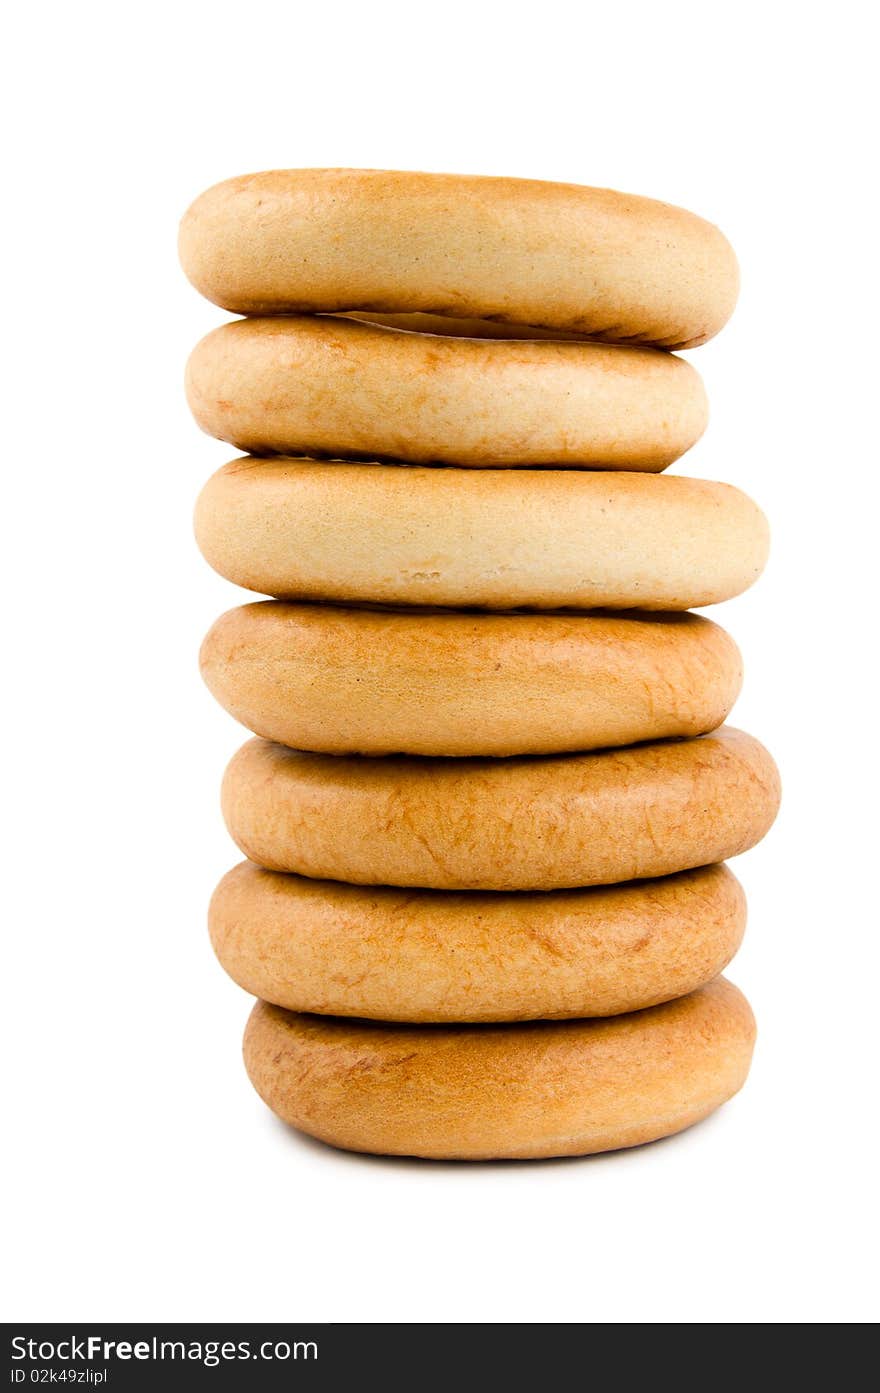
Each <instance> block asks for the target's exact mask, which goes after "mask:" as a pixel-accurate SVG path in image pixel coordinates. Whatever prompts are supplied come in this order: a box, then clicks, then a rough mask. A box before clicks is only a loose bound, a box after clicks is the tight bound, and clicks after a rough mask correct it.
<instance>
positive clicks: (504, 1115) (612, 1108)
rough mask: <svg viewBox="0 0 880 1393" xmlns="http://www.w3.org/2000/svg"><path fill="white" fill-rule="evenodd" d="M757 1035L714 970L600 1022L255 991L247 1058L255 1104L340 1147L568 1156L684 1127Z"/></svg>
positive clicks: (736, 1075) (737, 996)
mask: <svg viewBox="0 0 880 1393" xmlns="http://www.w3.org/2000/svg"><path fill="white" fill-rule="evenodd" d="M754 1041H755V1021H754V1017H753V1015H752V1012H751V1009H750V1007H749V1004H748V1002H747V1001H746V999H745V997H744V996H743V995H742V994H741V993H740V992H739V991H737V989H736V987H734V986H732V985H731V983H730V982H727V981H725V979H724V978H723V977H720V978H718V979H717V980H716V981H714V982H712V983H711V984H710V985H709V986H707V987H702V988H701V989H700V990H699V991H696V992H692V993H691V994H690V996H685V997H682V998H680V999H679V1000H678V1001H670V1002H666V1003H665V1004H664V1005H662V1006H652V1007H650V1008H649V1009H648V1010H647V1011H637V1012H634V1013H632V1014H630V1015H625V1016H615V1017H613V1018H612V1019H610V1020H581V1021H537V1022H535V1021H533V1022H530V1023H528V1024H519V1025H483V1026H479V1025H470V1026H469V1025H459V1026H454V1025H453V1026H426V1025H423V1026H416V1025H396V1026H395V1025H390V1026H389V1025H382V1024H380V1023H378V1022H371V1021H348V1020H340V1019H337V1018H334V1017H330V1018H327V1017H321V1016H306V1015H296V1014H294V1013H292V1012H290V1011H284V1010H282V1009H281V1007H278V1006H270V1005H268V1004H267V1003H266V1002H264V1001H259V1002H257V1004H256V1006H255V1007H254V1009H253V1011H252V1012H251V1016H250V1020H249V1021H248V1025H247V1029H246V1031H245V1037H244V1059H245V1067H246V1068H247V1072H248V1075H249V1077H250V1080H251V1083H252V1084H253V1085H254V1088H255V1089H256V1091H257V1093H258V1094H259V1095H260V1097H261V1098H262V1099H263V1101H264V1103H266V1104H268V1106H269V1107H270V1108H271V1109H272V1111H273V1112H274V1113H276V1114H277V1115H278V1116H279V1117H281V1118H283V1120H284V1121H285V1122H287V1123H290V1124H291V1125H292V1126H294V1127H297V1128H299V1130H300V1131H302V1132H307V1133H308V1134H309V1135H310V1136H313V1137H317V1138H319V1139H320V1140H321V1141H324V1142H328V1143H330V1145H331V1146H338V1147H342V1148H343V1149H344V1150H346V1151H368V1152H374V1153H377V1154H379V1155H391V1156H424V1157H434V1158H437V1159H444V1160H468V1161H479V1160H490V1159H507V1158H509V1159H514V1158H523V1159H525V1158H529V1157H531V1158H539V1157H542V1156H579V1155H588V1154H590V1153H591V1152H596V1151H612V1150H616V1149H617V1148H619V1147H624V1146H638V1145H639V1144H640V1143H642V1142H647V1141H655V1140H656V1139H657V1138H658V1137H665V1136H669V1135H670V1134H671V1133H673V1132H680V1131H682V1130H683V1129H684V1128H685V1127H690V1126H691V1125H692V1124H693V1123H694V1122H699V1121H700V1119H701V1118H704V1117H707V1116H708V1115H709V1113H711V1112H714V1111H715V1109H716V1108H718V1107H720V1105H721V1104H722V1103H724V1102H726V1101H727V1100H728V1098H731V1097H732V1096H733V1095H734V1094H735V1093H737V1092H738V1091H739V1089H740V1088H741V1087H742V1085H743V1083H744V1082H745V1079H746V1075H747V1074H748V1071H749V1064H750V1063H751V1057H752V1049H753V1047H754Z"/></svg>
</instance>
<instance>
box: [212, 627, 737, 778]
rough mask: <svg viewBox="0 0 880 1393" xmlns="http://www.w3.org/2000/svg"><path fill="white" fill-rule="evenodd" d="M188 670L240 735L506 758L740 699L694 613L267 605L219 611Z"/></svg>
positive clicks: (586, 742)
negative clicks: (195, 671) (195, 664)
mask: <svg viewBox="0 0 880 1393" xmlns="http://www.w3.org/2000/svg"><path fill="white" fill-rule="evenodd" d="M201 668H202V675H203V677H204V679H205V682H206V683H207V685H208V687H209V688H210V690H211V691H212V692H213V694H214V696H215V697H216V698H217V700H218V701H219V702H220V704H221V706H224V707H225V708H226V710H227V711H229V712H230V714H231V715H233V716H235V718H236V720H239V721H241V722H242V724H243V725H245V726H247V728H248V729H249V730H252V731H253V732H254V734H255V735H262V736H265V737H266V739H268V740H277V741H279V742H280V743H281V744H283V745H289V746H291V747H292V748H294V749H299V750H316V751H320V752H323V753H327V754H353V753H354V754H371V755H380V754H396V753H405V754H417V755H456V756H460V755H516V754H547V753H556V752H557V751H561V750H587V749H595V748H597V747H599V746H604V745H628V744H631V743H632V742H633V741H636V740H651V739H658V738H662V737H664V736H670V735H699V734H701V733H702V732H703V731H707V730H714V728H715V727H716V726H719V725H720V724H721V722H722V721H723V720H724V718H725V716H726V715H727V713H728V712H729V710H730V708H731V707H732V705H733V703H734V701H735V700H736V697H737V695H738V693H739V688H740V684H741V681H742V665H741V659H740V655H739V650H738V649H737V647H736V645H735V643H734V642H733V639H731V638H730V637H729V635H728V634H727V633H725V631H724V630H723V629H721V628H719V627H718V625H717V624H713V623H712V622H711V620H709V619H703V618H701V617H700V616H698V615H695V614H662V615H647V614H642V615H636V616H633V615H632V614H626V615H614V614H578V615H572V614H558V613H557V614H480V613H467V612H458V611H455V610H444V611H437V612H428V613H426V612H425V611H423V610H408V611H383V610H370V609H340V608H335V607H331V606H329V605H327V606H325V605H295V604H285V603H282V602H279V601H274V600H264V601H262V602H260V603H257V604H250V605H242V606H241V607H240V608H238V609H233V610H229V611H228V612H227V613H226V614H224V615H222V616H221V617H220V619H218V620H217V622H216V623H215V624H214V626H213V628H212V629H211V630H210V631H209V633H208V635H207V637H206V638H205V640H204V643H203V644H202V651H201Z"/></svg>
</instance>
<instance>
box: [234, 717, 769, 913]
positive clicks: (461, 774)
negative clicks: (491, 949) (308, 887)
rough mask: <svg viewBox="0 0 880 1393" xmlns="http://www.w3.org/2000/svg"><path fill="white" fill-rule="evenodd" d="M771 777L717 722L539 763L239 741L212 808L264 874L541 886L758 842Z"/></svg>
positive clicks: (748, 740) (758, 757)
mask: <svg viewBox="0 0 880 1393" xmlns="http://www.w3.org/2000/svg"><path fill="white" fill-rule="evenodd" d="M779 795H780V787H779V774H778V772H777V769H776V766H775V764H774V763H773V760H772V759H771V757H770V755H769V754H768V752H767V751H766V750H765V749H764V747H763V745H761V744H760V743H759V742H758V741H757V740H755V739H753V738H752V737H751V736H750V735H746V734H744V733H743V732H742V731H739V730H734V729H733V728H731V727H729V726H725V727H723V728H722V729H721V730H717V731H714V732H713V733H712V734H711V735H703V736H701V737H700V738H699V739H696V740H677V741H660V742H657V743H655V744H645V745H637V746H633V747H631V748H627V749H621V750H601V751H597V752H595V753H592V754H580V755H561V756H556V757H555V758H539V759H511V760H493V759H470V760H443V759H407V758H396V759H395V758H389V759H358V758H348V759H344V758H334V757H331V756H327V755H314V754H312V755H309V754H300V753H296V752H295V751H293V750H288V749H285V748H284V747H283V746H281V745H272V744H269V743H268V742H267V741H264V740H251V741H249V742H248V743H247V744H246V745H244V746H243V747H242V748H241V749H240V750H239V751H238V753H237V754H236V755H235V756H234V757H233V759H232V761H231V763H230V764H229V767H228V769H227V771H226V775H225V778H224V780H223V794H222V802H223V813H224V816H225V818H226V823H227V826H228V828H229V831H230V833H231V835H232V837H233V838H234V840H235V841H236V843H237V844H238V846H239V847H240V848H241V850H242V852H243V853H244V854H245V856H247V857H249V858H250V859H251V860H252V861H255V862H256V863H257V864H258V865H262V866H265V867H266V868H267V869H269V870H277V871H295V872H296V873H298V874H300V875H306V876H311V877H315V878H318V879H324V880H345V881H348V882H349V883H351V884H357V885H400V886H427V887H430V888H434V889H441V890H554V889H561V888H568V887H575V886H583V885H607V884H614V883H617V882H620V881H624V880H635V879H644V878H647V877H653V876H660V875H669V874H671V873H673V872H675V871H681V870H685V869H688V868H690V867H693V866H704V865H709V864H710V863H714V862H717V861H725V860H727V859H728V858H730V857H732V856H736V855H738V854H739V853H740V852H742V851H746V850H748V848H749V847H751V846H754V845H755V843H756V842H759V841H760V840H761V838H762V837H763V836H764V835H765V833H766V832H767V831H768V830H769V828H770V827H771V825H772V823H773V820H774V818H775V816H776V812H777V809H778V807H779Z"/></svg>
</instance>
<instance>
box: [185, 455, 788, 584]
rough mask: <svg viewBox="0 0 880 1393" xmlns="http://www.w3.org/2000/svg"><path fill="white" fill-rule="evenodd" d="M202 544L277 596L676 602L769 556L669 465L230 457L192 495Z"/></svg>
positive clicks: (722, 502) (753, 535)
mask: <svg viewBox="0 0 880 1393" xmlns="http://www.w3.org/2000/svg"><path fill="white" fill-rule="evenodd" d="M196 537H197V539H198V543H199V546H200V548H201V550H202V554H203V556H204V557H205V558H206V559H207V561H209V562H210V564H211V565H212V566H213V567H214V569H215V570H216V571H219V572H220V574H221V575H222V576H225V577H226V579H227V580H231V581H233V582H234V583H235V584H236V585H241V586H243V587H244V588H245V589H247V590H255V591H258V592H260V593H262V594H264V595H274V596H277V597H278V598H279V599H286V600H313V601H314V600H317V601H324V602H330V603H337V604H345V603H373V604H390V605H429V606H430V605H441V606H452V607H456V606H462V607H474V606H476V607H481V608H485V609H501V610H504V609H516V608H518V607H531V608H534V609H556V608H560V607H561V608H564V607H566V606H567V607H570V608H574V609H595V608H597V607H599V608H613V609H635V608H638V609H648V610H655V609H656V610H683V609H695V608H698V607H700V606H703V605H711V604H716V603H718V602H719V601H721V600H727V599H730V598H731V597H732V596H733V595H738V594H740V593H741V592H742V591H743V590H746V589H747V588H748V587H749V586H750V585H751V584H752V582H753V581H755V580H756V579H757V577H758V576H759V575H760V573H761V571H762V570H763V568H764V564H765V562H766V559H767V549H768V529H767V522H766V519H765V518H764V515H763V513H762V512H761V511H760V509H759V508H758V507H757V506H756V505H755V504H754V503H753V502H752V500H751V499H750V498H748V497H747V496H746V495H745V494H744V493H741V492H740V491H739V489H735V488H732V487H731V486H730V485H729V484H716V483H709V482H707V481H704V480H702V479H687V478H681V477H679V476H676V475H671V474H665V475H654V474H630V473H622V472H614V473H596V472H592V471H588V470H582V469H578V470H571V469H568V470H536V469H529V470H524V469H452V468H450V469H438V468H431V469H424V468H419V467H418V466H412V467H410V468H401V467H400V466H399V465H382V464H372V465H370V466H369V467H364V466H363V465H360V464H343V463H339V462H336V463H319V462H317V461H315V460H306V459H252V458H244V459H238V460H233V461H232V462H231V463H230V464H227V465H225V466H224V468H223V469H220V470H218V471H217V473H216V474H215V475H214V476H213V478H211V479H209V481H208V483H207V484H206V485H205V487H204V489H203V490H202V492H201V495H200V496H199V500H198V503H197V505H196Z"/></svg>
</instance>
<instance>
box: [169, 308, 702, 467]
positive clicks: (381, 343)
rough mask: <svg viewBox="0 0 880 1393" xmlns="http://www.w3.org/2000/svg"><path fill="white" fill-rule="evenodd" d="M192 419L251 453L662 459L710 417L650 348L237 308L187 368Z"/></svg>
mask: <svg viewBox="0 0 880 1393" xmlns="http://www.w3.org/2000/svg"><path fill="white" fill-rule="evenodd" d="M186 391H187V397H188V400H189V404H190V407H191V409H192V412H193V415H194V416H195V418H196V421H197V422H198V424H199V425H200V426H201V428H202V430H204V431H207V432H208V434H209V435H214V436H216V437H217V438H218V439H219V440H228V441H231V442H232V444H234V445H236V446H238V447H239V448H240V449H243V450H247V451H249V452H250V453H251V454H257V455H265V454H283V455H317V456H336V457H339V456H347V457H350V458H351V457H354V458H367V459H375V458H377V457H379V458H383V459H398V460H405V461H409V462H411V463H415V464H419V463H421V464H432V463H445V464H459V465H465V466H470V467H480V466H484V465H493V464H494V465H499V466H508V465H529V464H532V465H556V466H559V467H565V466H571V465H576V466H590V467H592V468H596V469H638V470H649V471H654V472H656V471H658V470H661V469H665V467H666V466H667V465H668V464H671V463H672V461H673V460H675V459H677V458H678V457H679V455H682V454H684V452H685V450H687V449H689V448H690V446H691V445H693V443H694V441H695V440H697V439H698V438H699V436H700V435H701V434H702V432H703V430H704V428H705V425H706V420H707V405H706V395H705V392H704V389H703V384H702V382H701V380H700V378H699V376H698V374H697V373H696V372H695V371H694V369H693V368H692V367H691V365H690V364H689V363H686V362H685V361H684V359H683V358H676V357H675V356H674V355H673V354H670V353H663V352H661V351H660V350H659V349H656V348H626V347H621V346H620V345H617V344H600V343H530V342H522V341H517V340H509V341H495V342H493V341H491V340H486V339H484V340H480V339H453V338H441V337H438V336H437V335H430V334H413V333H405V332H401V331H400V330H397V329H388V328H382V327H377V326H376V325H372V324H361V323H356V322H355V321H354V320H350V319H334V318H329V317H327V318H323V319H304V318H286V319H240V320H236V321H235V322H233V323H231V324H224V325H223V326H222V327H221V328H219V329H215V330H214V332H213V333H211V334H208V336H207V338H204V339H202V341H201V343H199V344H198V345H197V346H196V348H195V350H194V351H193V353H192V355H191V357H190V360H189V363H188V365H187V372H186Z"/></svg>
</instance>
